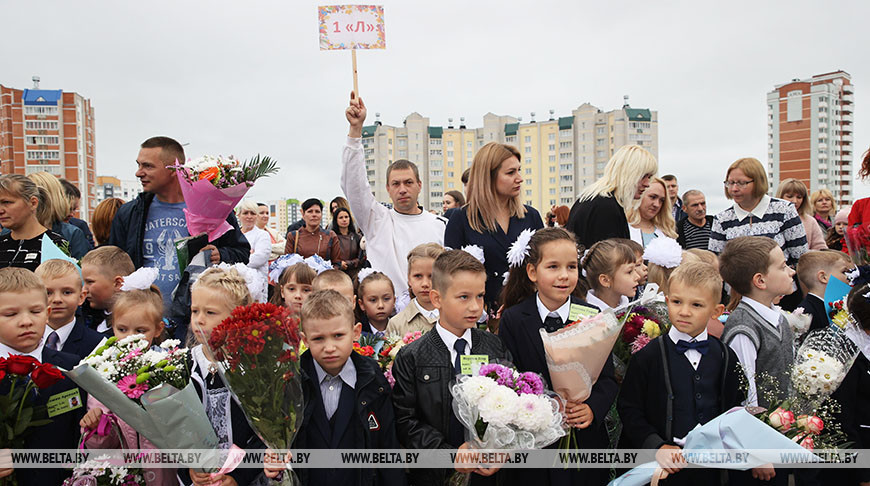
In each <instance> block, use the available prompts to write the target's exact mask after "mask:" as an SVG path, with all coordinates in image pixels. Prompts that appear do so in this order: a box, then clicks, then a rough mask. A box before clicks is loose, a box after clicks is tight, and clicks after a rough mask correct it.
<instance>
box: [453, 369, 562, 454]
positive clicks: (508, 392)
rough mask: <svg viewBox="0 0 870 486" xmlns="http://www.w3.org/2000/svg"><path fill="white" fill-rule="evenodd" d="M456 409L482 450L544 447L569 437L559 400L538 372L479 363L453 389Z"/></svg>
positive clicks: (475, 443)
mask: <svg viewBox="0 0 870 486" xmlns="http://www.w3.org/2000/svg"><path fill="white" fill-rule="evenodd" d="M451 393H452V394H453V410H454V413H455V414H456V417H457V418H458V419H459V421H460V422H461V423H462V424H463V425H464V426H465V428H466V431H467V432H468V433H467V434H466V436H467V437H468V440H469V442H473V443H474V445H475V447H477V448H480V449H540V448H542V447H546V446H548V445H550V444H552V443H553V442H555V441H556V440H558V439H559V438H560V437H562V436H563V435H565V431H564V429H563V428H562V422H563V417H562V414H561V413H560V411H559V409H560V406H559V402H558V401H557V400H556V399H554V398H553V397H551V396H549V395H548V394H547V390H545V388H544V382H543V380H542V379H541V377H540V376H538V375H537V374H535V373H528V372H527V373H518V372H517V371H516V370H514V369H512V368H509V367H507V366H503V365H500V364H487V365H483V366H481V367H480V369H479V370H478V371H477V372H476V373H475V374H474V376H463V377H460V378H459V380H458V381H457V383H456V384H454V385H453V387H452V388H451Z"/></svg>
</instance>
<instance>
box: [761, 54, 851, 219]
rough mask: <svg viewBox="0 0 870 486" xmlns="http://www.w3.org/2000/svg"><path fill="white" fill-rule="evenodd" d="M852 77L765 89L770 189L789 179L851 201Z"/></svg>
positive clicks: (818, 77)
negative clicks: (825, 190)
mask: <svg viewBox="0 0 870 486" xmlns="http://www.w3.org/2000/svg"><path fill="white" fill-rule="evenodd" d="M854 102H855V100H854V86H853V85H852V77H851V76H850V75H849V73H846V72H844V71H835V72H832V73H826V74H818V75H816V76H813V77H811V78H808V79H793V80H792V81H790V82H788V83H785V84H781V85H777V86H775V87H774V89H773V91H770V92H769V93H767V158H768V170H769V175H770V181H771V189H772V190H774V189H775V188H776V187H777V185H778V184H779V182H780V181H782V180H784V179H788V178H791V177H793V178H795V179H799V180H801V181H803V182H804V184H806V185H807V187H809V189H810V191H815V190H817V189H820V188H827V189H829V190H830V191H831V192H832V193H833V195H834V199H836V200H837V201H838V203H839V204H841V205H848V204H851V203H852V202H853V200H854V189H853V187H852V179H853V178H854V171H853V169H852V165H853V152H852V122H853V105H854Z"/></svg>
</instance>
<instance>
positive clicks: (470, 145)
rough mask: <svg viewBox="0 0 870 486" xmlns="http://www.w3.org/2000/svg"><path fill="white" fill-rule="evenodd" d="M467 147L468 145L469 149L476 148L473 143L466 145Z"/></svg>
mask: <svg viewBox="0 0 870 486" xmlns="http://www.w3.org/2000/svg"><path fill="white" fill-rule="evenodd" d="M465 145H466V146H467V147H468V148H472V147H474V145H473V144H472V142H468V143H467V144H465Z"/></svg>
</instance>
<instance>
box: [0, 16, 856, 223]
mask: <svg viewBox="0 0 870 486" xmlns="http://www.w3.org/2000/svg"><path fill="white" fill-rule="evenodd" d="M323 3H324V2H312V1H308V0H284V1H260V0H251V1H246V2H237V1H236V2H230V1H188V0H175V1H163V0H153V1H149V2H98V1H83V0H76V1H74V2H70V1H63V0H44V1H40V2H38V3H33V2H27V1H18V0H6V1H4V2H3V3H2V4H0V16H2V17H3V18H4V19H6V22H4V39H6V41H5V42H2V43H0V83H2V84H4V85H6V86H12V87H16V88H28V87H30V86H31V82H30V78H31V76H33V75H39V76H40V77H41V78H42V83H41V87H42V88H44V89H63V90H66V91H76V92H78V93H81V94H82V95H84V96H86V97H88V98H90V99H91V102H92V103H93V105H94V107H95V110H96V117H97V163H98V168H99V170H98V173H99V174H101V175H115V176H118V177H121V178H133V173H134V172H135V158H136V153H137V151H138V144H139V143H141V141H142V140H144V139H145V138H148V137H149V136H152V135H169V136H171V137H174V138H176V139H178V140H180V141H182V142H183V143H188V144H189V145H188V146H187V147H186V151H187V154H188V156H198V155H202V154H206V153H211V154H214V153H220V154H224V155H228V154H234V155H236V156H238V157H243V158H246V157H249V156H251V155H254V154H256V153H263V154H269V155H271V156H273V157H275V158H277V159H278V160H279V161H280V163H281V172H280V174H279V175H278V176H277V177H274V178H271V179H268V180H265V181H263V182H262V183H258V184H257V187H255V188H254V189H253V190H252V192H251V195H252V196H253V197H255V198H258V199H271V198H282V197H295V198H299V199H304V198H308V197H320V198H322V199H331V198H332V197H334V196H336V195H338V194H340V188H339V183H338V178H339V165H340V163H341V162H340V160H341V159H340V154H341V147H342V144H343V142H344V136H345V134H346V133H347V122H346V121H345V120H344V113H343V112H344V107H345V106H346V104H347V98H348V93H349V91H350V90H351V89H352V77H351V68H350V53H349V52H342V51H320V50H319V44H318V19H317V5H319V4H323ZM383 5H384V10H385V15H384V16H385V20H386V39H387V49H386V50H384V51H361V52H360V53H359V76H360V92H361V94H362V96H363V98H364V100H365V101H366V104H367V105H368V107H369V111H370V113H369V116H370V121H373V120H374V112H380V113H381V120H382V121H383V122H384V123H387V124H393V125H400V124H401V123H402V120H403V119H404V118H405V116H407V115H408V114H410V113H412V112H415V111H416V112H419V113H420V114H422V115H423V116H428V117H429V118H430V119H431V122H432V124H434V125H447V118H448V117H453V118H454V119H456V120H458V119H459V117H460V116H465V117H466V120H467V124H468V126H471V127H475V126H481V125H482V117H483V115H484V114H485V113H487V112H489V111H492V112H494V113H496V114H504V115H513V116H523V117H524V119H526V120H528V115H529V112H532V111H535V112H537V114H538V118H539V119H541V118H545V117H546V114H547V112H548V110H549V109H554V110H555V111H556V116H566V115H569V114H570V112H571V110H572V109H574V108H576V107H577V106H579V105H580V104H582V103H584V102H589V103H592V104H593V105H596V106H598V107H600V108H602V109H605V110H610V109H613V108H618V107H620V106H622V96H623V95H626V94H627V95H630V97H631V100H630V101H631V105H632V106H634V107H645V108H651V109H654V110H658V112H659V147H660V148H659V156H660V161H659V165H660V173H666V172H673V173H676V174H677V175H678V176H679V178H680V183H681V184H680V185H681V189H683V190H685V189H689V188H700V189H702V190H704V191H705V192H707V193H708V201H709V202H710V204H709V205H710V210H711V212H712V211H715V210H719V209H723V208H724V207H725V200H724V197H722V195H721V193H722V190H721V181H722V180H723V177H724V170H725V168H726V167H727V166H728V164H730V162H732V161H733V160H735V159H737V158H739V157H741V156H753V157H757V158H759V159H761V160H763V161H764V160H765V159H766V136H767V131H766V120H765V117H766V108H765V106H766V98H765V96H766V93H767V91H769V90H771V89H772V88H773V86H774V85H775V84H780V83H784V82H787V81H788V80H790V79H792V78H806V77H809V76H811V75H814V74H820V73H825V72H830V71H835V70H837V69H843V70H845V71H847V72H849V73H850V74H851V75H852V79H853V82H854V83H855V85H856V89H855V91H856V94H855V98H856V103H855V112H854V117H855V127H856V130H855V136H854V143H855V151H854V153H855V159H856V162H857V161H859V160H860V155H861V154H862V153H863V152H864V150H865V149H866V148H867V147H868V146H870V135H868V132H867V130H866V129H865V128H864V127H866V126H867V121H868V120H870V114H868V108H865V107H866V106H867V104H866V103H863V100H864V99H865V96H867V95H865V93H870V82H868V80H870V63H868V58H867V53H866V46H867V45H868V44H870V29H867V27H866V21H867V18H868V14H870V4H868V3H867V2H863V1H837V2H822V3H820V2H814V1H803V0H796V1H788V2H785V1H777V2H773V1H769V2H759V1H757V0H756V1H751V2H750V1H729V2H649V1H635V0H630V1H622V2H605V1H597V2H589V1H585V0H584V1H568V0H563V1H558V2H556V1H546V0H537V1H533V2H532V1H523V2H520V1H505V0H502V1H489V0H475V1H468V0H442V1H435V2H433V1H425V2H424V1H417V0H404V1H385V2H383ZM856 186H857V189H858V193H859V195H868V194H870V184H862V183H860V182H859V183H858V184H857V185H856Z"/></svg>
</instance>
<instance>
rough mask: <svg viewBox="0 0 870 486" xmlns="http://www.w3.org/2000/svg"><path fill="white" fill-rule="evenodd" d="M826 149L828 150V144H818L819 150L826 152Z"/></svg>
mask: <svg viewBox="0 0 870 486" xmlns="http://www.w3.org/2000/svg"><path fill="white" fill-rule="evenodd" d="M827 149H828V144H826V143H820V144H819V150H827Z"/></svg>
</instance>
